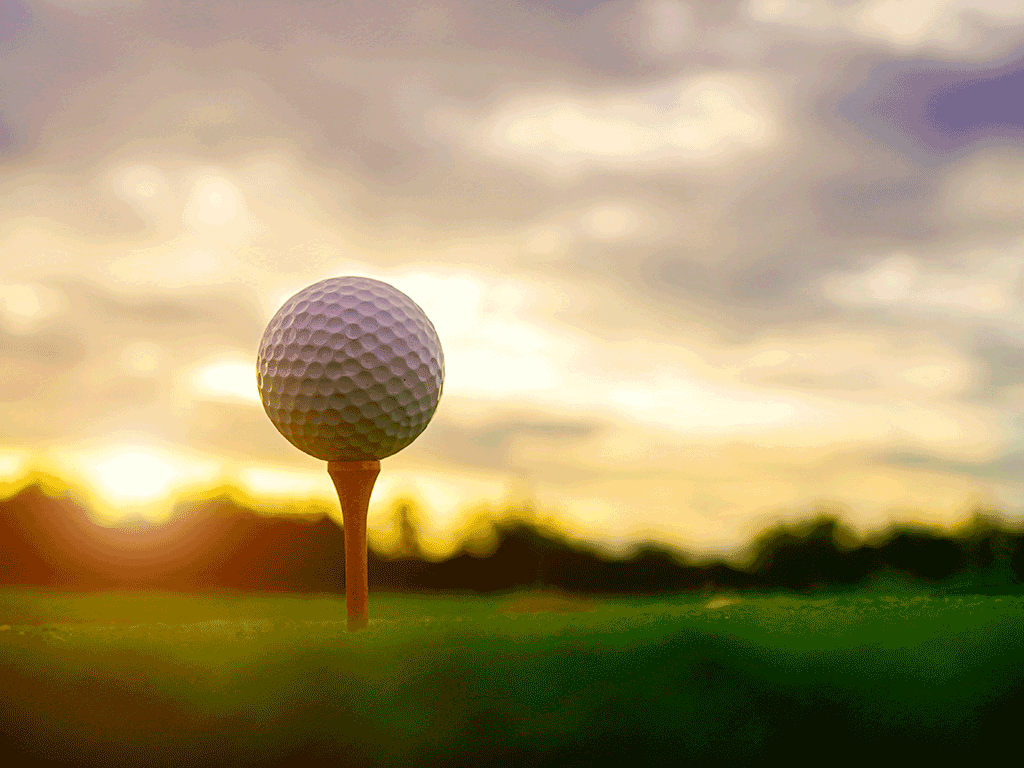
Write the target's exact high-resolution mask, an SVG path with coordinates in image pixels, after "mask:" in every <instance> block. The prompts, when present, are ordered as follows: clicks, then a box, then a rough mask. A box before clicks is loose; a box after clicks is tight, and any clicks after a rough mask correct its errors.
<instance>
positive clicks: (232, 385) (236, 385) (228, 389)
mask: <svg viewBox="0 0 1024 768" xmlns="http://www.w3.org/2000/svg"><path fill="white" fill-rule="evenodd" d="M192 386H193V389H194V390H195V391H196V392H197V393H198V394H200V395H202V396H205V397H209V396H213V397H222V398H229V399H234V400H247V401H249V402H253V403H258V402H259V401H260V393H259V390H258V389H257V387H256V368H255V366H254V364H253V363H252V362H250V361H245V362H240V361H235V360H230V361H229V360H224V361H221V362H216V363H212V364H210V365H206V366H204V367H202V368H199V369H197V370H196V371H195V373H194V374H193V378H192Z"/></svg>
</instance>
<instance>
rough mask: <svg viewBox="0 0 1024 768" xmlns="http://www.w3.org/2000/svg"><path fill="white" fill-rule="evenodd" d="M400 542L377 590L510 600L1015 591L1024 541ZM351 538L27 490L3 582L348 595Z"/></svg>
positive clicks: (815, 536) (994, 526) (796, 531)
mask: <svg viewBox="0 0 1024 768" xmlns="http://www.w3.org/2000/svg"><path fill="white" fill-rule="evenodd" d="M395 515H396V518H397V525H398V527H399V530H400V531H401V534H402V540H401V542H400V544H399V546H398V548H397V549H396V551H395V552H393V553H381V552H377V551H375V550H373V549H371V550H370V552H369V576H370V588H371V589H372V590H375V591H419V592H422V591H458V592H480V593H487V592H500V591H508V590H513V589H520V588H554V589H560V590H565V591H570V592H581V593H604V594H612V593H619V594H669V593H676V592H684V591H710V590H716V591H719V590H736V591H751V590H756V591H778V590H789V591H793V592H798V593H810V592H818V591H822V590H845V589H853V588H857V587H868V588H878V589H887V590H894V589H904V588H907V587H915V588H918V589H926V590H930V591H934V592H942V593H955V592H986V593H990V594H996V593H1001V592H1007V593H1009V592H1018V591H1021V590H1022V586H1021V583H1022V576H1024V531H1021V530H1009V529H1007V528H1005V527H1002V526H1001V523H1000V522H999V521H998V520H997V519H996V518H994V517H991V516H987V515H985V514H983V513H981V512H979V513H977V514H976V515H975V517H974V518H973V519H972V520H971V522H970V524H969V525H967V526H965V527H964V528H962V529H961V530H958V531H956V532H955V534H954V535H951V536H950V535H942V534H939V533H936V532H934V531H929V530H925V529H922V528H919V527H915V526H898V527H896V528H893V529H891V530H890V531H888V533H887V535H885V536H884V537H881V538H880V539H879V540H878V541H871V542H860V543H858V542H856V541H855V539H854V537H853V535H852V533H851V532H850V531H848V530H847V529H846V528H845V527H844V526H843V525H842V524H841V523H839V522H838V521H837V519H836V518H835V517H834V516H829V515H827V514H819V515H818V516H817V517H816V518H815V519H813V520H810V521H808V522H806V523H804V524H802V525H797V526H784V525H783V526H778V527H776V528H773V529H771V530H769V531H766V532H765V533H764V534H762V535H761V536H760V537H759V538H758V539H757V540H756V541H755V542H754V544H753V546H752V547H751V549H750V556H749V559H748V561H747V562H746V563H742V564H729V563H726V562H711V563H697V562H695V561H693V560H691V559H689V558H688V557H687V556H685V555H684V554H682V553H679V552H675V551H673V550H671V549H669V548H667V547H658V546H653V545H649V546H645V547H642V548H640V549H639V550H638V551H637V552H636V554H635V555H634V556H632V557H629V558H622V559H609V558H607V557H603V556H601V555H600V554H599V553H598V552H597V551H596V550H593V549H590V548H587V547H584V546H581V545H576V544H573V543H571V542H568V541H567V540H565V539H564V538H562V537H560V536H558V535H557V534H555V533H552V532H550V531H548V530H546V529H544V528H542V527H541V526H539V525H537V524H535V523H534V522H532V520H531V518H530V515H529V514H526V515H525V516H524V515H522V514H520V515H519V517H518V518H517V517H515V516H512V517H510V518H507V519H497V520H493V521H491V525H493V529H494V530H493V540H492V541H491V542H490V546H488V547H485V548H484V549H483V551H480V550H478V551H476V552H471V551H468V550H470V549H472V547H470V546H469V545H467V551H463V552H461V553H460V554H457V555H456V556H454V557H452V558H449V559H447V560H444V561H442V562H431V561H429V560H427V559H424V557H423V554H422V548H421V547H420V545H419V541H418V534H417V530H416V524H415V523H416V511H415V509H414V508H413V507H412V505H411V504H410V503H409V502H408V501H403V502H401V503H400V504H399V505H398V506H397V508H396V510H395ZM344 556H345V554H344V534H343V531H342V529H341V527H340V526H339V525H338V524H337V523H336V522H335V521H334V520H333V519H332V518H330V517H328V516H326V515H321V516H305V517H304V516H300V515H295V514H288V515H279V516H266V515H261V514H258V513H256V512H254V511H252V510H249V509H246V508H244V507H241V506H239V505H238V504H236V503H235V502H233V501H231V500H230V499H229V498H228V497H227V496H224V497H220V498H214V499H211V500H208V501H201V502H194V503H188V504H182V505H179V507H178V508H177V510H176V513H175V515H174V516H173V517H172V519H171V520H169V521H168V522H167V523H164V524H160V525H152V524H147V523H144V522H139V521H127V522H124V523H122V524H120V525H117V526H114V527H104V526H101V525H97V524H96V523H94V522H93V521H92V519H91V518H90V516H89V514H88V511H87V510H86V509H85V508H83V507H82V506H81V505H79V504H78V503H77V502H75V501H74V500H72V499H70V498H67V497H54V496H52V495H49V494H47V493H46V492H45V491H44V490H43V489H42V488H41V487H39V486H35V485H33V486H29V487H27V488H25V489H23V490H22V491H21V492H20V493H18V494H17V495H15V496H13V497H11V498H8V499H6V500H3V501H0V584H7V585H15V584H21V585H33V586H47V587H56V588H62V589H75V590H95V589H125V588H129V589H131V588H136V589H168V590H181V591H207V590H216V589H233V590H272V591H294V592H343V591H344Z"/></svg>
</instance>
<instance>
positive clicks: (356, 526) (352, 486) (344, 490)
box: [327, 461, 380, 632]
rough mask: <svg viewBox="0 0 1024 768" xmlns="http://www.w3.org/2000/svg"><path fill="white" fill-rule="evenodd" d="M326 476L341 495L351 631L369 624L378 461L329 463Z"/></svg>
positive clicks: (347, 598) (346, 593)
mask: <svg viewBox="0 0 1024 768" xmlns="http://www.w3.org/2000/svg"><path fill="white" fill-rule="evenodd" d="M327 472H328V474H330V476H331V480H332V481H333V482H334V487H335V489H336V490H337V491H338V501H339V502H341V516H342V521H343V525H344V531H345V604H346V606H347V608H348V631H349V632H355V631H356V630H360V629H365V628H366V626H367V624H368V623H369V602H370V588H369V579H368V576H367V567H366V566H367V562H366V513H367V509H368V508H369V505H370V495H371V494H372V493H373V485H374V483H375V482H376V481H377V475H379V474H380V462H379V461H329V462H327Z"/></svg>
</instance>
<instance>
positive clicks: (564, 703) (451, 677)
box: [0, 588, 1024, 766]
mask: <svg viewBox="0 0 1024 768" xmlns="http://www.w3.org/2000/svg"><path fill="white" fill-rule="evenodd" d="M1022 611H1024V596H1000V597H993V596H984V595H961V596H948V597H929V596H926V595H914V594H899V595H885V594H874V593H872V594H868V593H862V594H857V593H853V594H842V595H829V596H819V597H813V596H812V597H797V596H790V595H782V594H775V595H767V594H766V595H714V596H708V595H705V596H698V595H686V596H678V597H667V598H603V599H601V598H586V599H584V598H578V597H573V596H568V595H558V594H552V593H543V592H530V593H518V594H509V595H498V596H493V597H470V596H416V595H387V594H375V595H373V596H371V616H372V619H371V624H370V627H369V628H368V629H367V630H366V631H364V632H360V633H354V634H349V633H347V632H346V631H345V615H344V613H345V607H344V597H343V596H334V595H330V596H299V595H285V594H213V595H203V596H190V595H178V594H165V593H89V594H74V593H62V592H52V591H45V590H28V589H13V588H8V589H2V590H0V729H2V731H3V734H4V736H5V737H6V739H7V741H8V744H7V745H6V747H7V750H6V753H7V754H13V755H15V756H16V757H17V758H18V761H19V764H21V765H32V764H55V765H56V764H67V763H68V762H71V761H72V759H74V761H75V762H76V764H79V765H96V766H101V765H102V766H114V765H151V766H162V765H167V766H184V765H204V766H205V765H211V766H212V765H220V766H223V765H277V764H281V763H284V762H289V761H292V760H298V759H301V760H303V761H304V762H306V763H307V764H314V765H315V764H319V763H321V762H322V763H324V764H327V763H330V764H331V765H354V766H363V765H367V766H391V765H402V766H417V765H449V766H462V765H467V766H468V765H474V766H476V765H556V764H557V765H560V766H565V765H590V764H593V763H594V761H595V759H596V758H595V755H600V754H606V753H608V754H618V755H619V756H620V757H632V758H636V759H645V760H649V761H650V760H653V761H654V762H655V763H659V762H662V761H663V762H678V761H679V760H685V759H693V758H700V759H708V758H714V759H715V760H716V761H718V762H720V763H721V762H724V763H726V764H730V763H732V764H741V763H744V762H746V761H748V760H751V759H754V758H755V757H759V756H760V757H763V756H764V755H766V754H772V753H773V752H775V753H779V754H787V755H790V757H791V758H792V755H793V754H794V750H796V751H806V750H810V751H812V752H815V753H816V754H818V757H819V759H820V758H822V757H824V758H826V759H827V758H828V757H829V755H832V757H835V756H837V753H838V755H840V756H844V757H848V758H849V759H868V758H870V757H872V756H877V755H878V754H879V753H883V754H884V753H889V754H895V753H901V752H905V753H906V755H907V756H908V758H909V757H910V756H913V758H914V760H915V761H918V760H920V759H922V758H927V757H929V756H930V757H932V758H941V759H942V760H943V762H948V761H949V760H950V759H952V758H954V757H957V756H960V757H962V758H963V759H967V758H968V757H969V756H973V757H972V759H977V755H978V750H979V749H982V750H983V752H982V754H983V753H984V750H986V749H992V753H993V754H996V753H997V751H998V750H997V749H996V748H997V746H998V745H999V744H1000V743H1004V744H1005V745H1006V748H1009V746H1010V744H1011V741H1010V734H1011V733H1012V731H1013V727H1014V722H1015V721H1014V720H1013V719H1012V718H1013V714H1012V711H1013V710H1014V708H1016V709H1017V710H1018V711H1019V710H1020V708H1021V706H1022V705H1024V655H1022V652H1024V622H1022V621H1021V618H1022Z"/></svg>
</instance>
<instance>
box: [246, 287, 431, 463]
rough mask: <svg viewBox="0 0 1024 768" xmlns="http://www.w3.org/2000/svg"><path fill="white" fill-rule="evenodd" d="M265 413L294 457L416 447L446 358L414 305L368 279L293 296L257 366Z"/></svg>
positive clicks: (348, 456)
mask: <svg viewBox="0 0 1024 768" xmlns="http://www.w3.org/2000/svg"><path fill="white" fill-rule="evenodd" d="M256 381H257V384H258V385H259V390H260V399H261V400H262V401H263V407H264V409H265V410H266V412H267V415H268V416H269V417H270V420H271V421H272V422H274V426H275V427H277V429H278V431H279V432H280V433H281V434H282V435H284V436H285V437H286V438H287V439H288V441H289V442H290V443H291V444H292V445H294V446H295V447H296V448H298V449H299V450H302V451H305V452H306V453H308V454H310V455H311V456H315V457H316V458H318V459H323V460H324V461H370V460H373V459H383V458H385V457H387V456H391V455H392V454H395V453H398V452H399V451H400V450H402V449H403V448H405V447H406V446H407V445H409V444H410V443H411V442H412V441H413V440H415V439H416V438H417V437H418V436H419V435H420V433H421V432H423V430H424V429H426V426H427V424H428V423H429V422H430V419H431V417H432V416H433V415H434V411H435V410H436V409H437V403H438V401H439V400H440V399H441V390H442V386H443V384H444V353H443V352H442V351H441V341H440V339H438V337H437V331H436V330H434V325H433V324H432V323H431V322H430V320H429V319H428V318H427V316H426V314H425V313H424V312H423V310H422V309H421V308H420V307H419V305H418V304H416V302H414V301H413V300H412V299H410V298H409V297H408V296H406V295H405V294H404V293H402V292H401V291H399V290H398V289H397V288H394V287H392V286H390V285H388V284H387V283H382V282H381V281H380V280H373V279H371V278H368V277H333V278H330V279H328V280H322V281H320V282H319V283H314V284H313V285H311V286H309V287H308V288H304V289H303V290H301V291H299V292H298V293H297V294H295V295H294V296H292V297H291V298H290V299H288V301H286V302H285V303H284V305H283V306H282V307H281V308H280V309H279V310H278V311H277V314H276V315H274V317H273V318H272V319H271V321H270V324H269V325H267V330H266V331H265V332H264V333H263V340H262V341H261V342H260V350H259V355H258V357H257V360H256Z"/></svg>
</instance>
